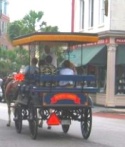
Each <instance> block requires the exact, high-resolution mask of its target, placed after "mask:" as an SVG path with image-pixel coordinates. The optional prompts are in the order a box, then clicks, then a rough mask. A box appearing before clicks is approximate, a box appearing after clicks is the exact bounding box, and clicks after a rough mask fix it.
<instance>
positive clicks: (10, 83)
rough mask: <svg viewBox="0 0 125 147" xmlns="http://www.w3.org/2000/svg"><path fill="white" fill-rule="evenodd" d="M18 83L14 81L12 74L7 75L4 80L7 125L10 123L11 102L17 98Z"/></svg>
mask: <svg viewBox="0 0 125 147" xmlns="http://www.w3.org/2000/svg"><path fill="white" fill-rule="evenodd" d="M18 84H19V81H16V80H15V79H14V78H13V76H12V77H10V76H8V77H7V78H6V80H5V81H4V86H3V87H4V96H5V101H6V103H7V108H8V123H7V126H8V127H9V126H10V125H11V107H12V105H11V104H12V102H13V101H14V100H16V99H17V95H18Z"/></svg>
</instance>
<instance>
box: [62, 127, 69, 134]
mask: <svg viewBox="0 0 125 147" xmlns="http://www.w3.org/2000/svg"><path fill="white" fill-rule="evenodd" d="M69 127H70V125H62V130H63V132H64V133H67V132H68V131H69Z"/></svg>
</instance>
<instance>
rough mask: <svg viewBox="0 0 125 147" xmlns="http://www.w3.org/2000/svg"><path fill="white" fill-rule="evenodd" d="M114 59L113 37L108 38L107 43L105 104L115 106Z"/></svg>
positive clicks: (114, 46)
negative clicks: (108, 41) (108, 42)
mask: <svg viewBox="0 0 125 147" xmlns="http://www.w3.org/2000/svg"><path fill="white" fill-rule="evenodd" d="M115 59H116V44H115V39H114V38H110V44H108V45H107V80H106V101H105V106H108V107H114V106H115V98H114V95H115Z"/></svg>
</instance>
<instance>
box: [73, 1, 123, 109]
mask: <svg viewBox="0 0 125 147" xmlns="http://www.w3.org/2000/svg"><path fill="white" fill-rule="evenodd" d="M74 2H75V5H74V12H75V13H74V22H73V26H74V31H75V32H87V33H89V32H91V33H98V34H99V41H98V42H97V43H94V44H86V45H83V48H82V50H83V51H82V52H80V49H78V48H77V49H76V50H74V51H73V52H72V53H71V54H72V57H73V54H79V56H81V57H82V58H83V59H82V60H81V61H82V67H83V69H84V72H85V74H94V75H96V77H97V85H98V87H99V92H98V93H97V94H94V95H93V96H92V97H93V100H94V103H95V104H98V105H104V106H107V107H124V106H125V57H124V56H125V23H124V22H125V1H124V0H115V1H114V0H96V1H95V0H74ZM81 54H83V55H81ZM84 54H85V57H84ZM75 60H76V61H75ZM72 61H73V62H74V61H75V63H77V64H78V65H80V60H79V62H78V59H75V57H74V58H73V59H72Z"/></svg>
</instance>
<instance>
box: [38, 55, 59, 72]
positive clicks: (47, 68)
mask: <svg viewBox="0 0 125 147" xmlns="http://www.w3.org/2000/svg"><path fill="white" fill-rule="evenodd" d="M52 60H53V59H52V57H51V56H50V55H48V56H47V57H46V58H45V65H44V66H41V67H40V73H41V74H42V75H54V74H56V67H55V66H54V65H53V64H52Z"/></svg>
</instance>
